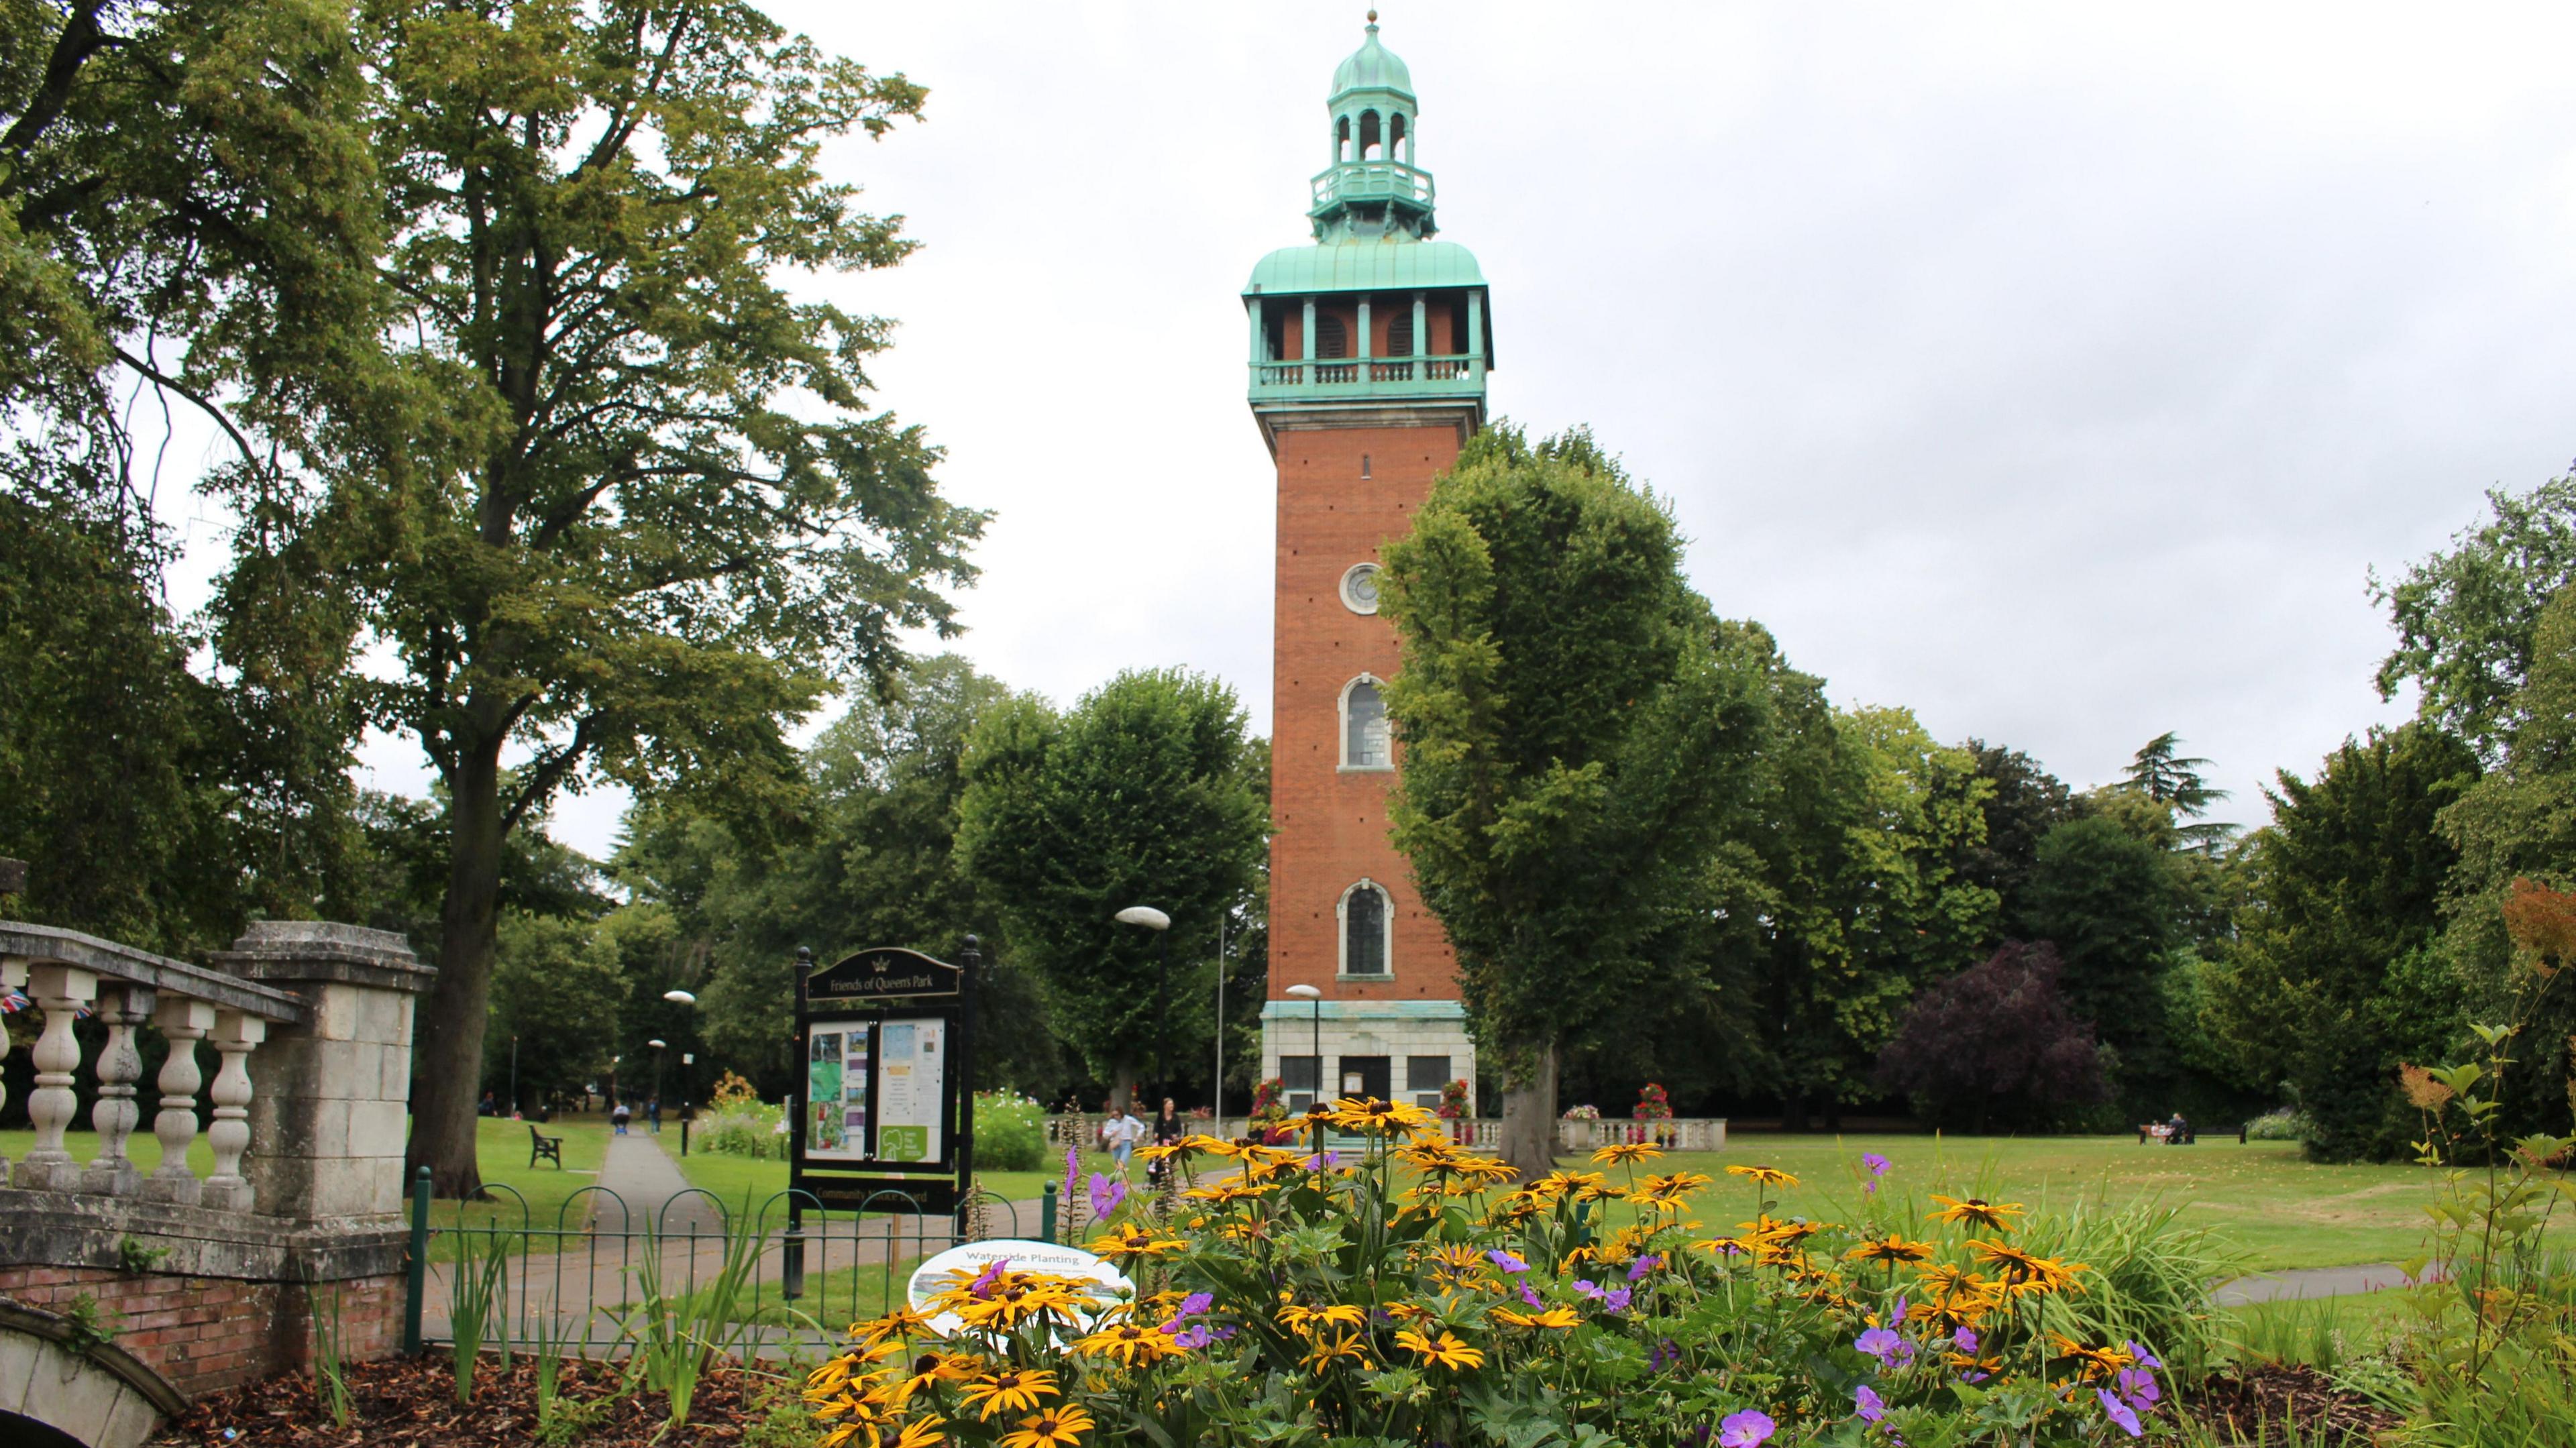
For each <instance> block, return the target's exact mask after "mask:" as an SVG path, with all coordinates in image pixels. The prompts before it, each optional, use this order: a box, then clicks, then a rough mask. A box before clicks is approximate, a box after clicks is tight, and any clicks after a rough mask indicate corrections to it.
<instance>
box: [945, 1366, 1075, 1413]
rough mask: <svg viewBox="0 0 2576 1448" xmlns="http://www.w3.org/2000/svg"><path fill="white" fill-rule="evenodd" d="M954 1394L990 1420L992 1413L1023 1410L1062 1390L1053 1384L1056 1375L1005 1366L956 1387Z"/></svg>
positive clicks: (1040, 1369) (1060, 1394) (1039, 1369)
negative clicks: (1002, 1369)
mask: <svg viewBox="0 0 2576 1448" xmlns="http://www.w3.org/2000/svg"><path fill="white" fill-rule="evenodd" d="M957 1395H958V1396H959V1397H960V1398H963V1399H965V1401H966V1406H967V1407H970V1408H973V1409H976V1410H977V1412H976V1416H977V1417H980V1418H982V1419H983V1420H984V1421H986V1422H988V1423H989V1422H991V1421H992V1420H993V1415H994V1414H995V1413H1019V1412H1026V1411H1027V1410H1029V1409H1031V1408H1034V1407H1036V1406H1037V1405H1038V1400H1039V1399H1040V1398H1060V1397H1063V1396H1064V1390H1063V1389H1061V1388H1059V1387H1057V1386H1056V1385H1055V1374H1054V1373H1051V1372H1048V1371H1046V1370H1044V1369H1042V1368H1008V1369H1005V1370H1004V1371H1001V1372H998V1373H987V1374H985V1375H984V1376H982V1377H980V1378H977V1379H975V1380H974V1381H973V1382H971V1383H968V1384H966V1386H964V1387H962V1388H960V1389H958V1390H957Z"/></svg>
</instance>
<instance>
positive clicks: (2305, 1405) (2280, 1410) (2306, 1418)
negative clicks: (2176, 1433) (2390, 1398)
mask: <svg viewBox="0 0 2576 1448" xmlns="http://www.w3.org/2000/svg"><path fill="white" fill-rule="evenodd" d="M2182 1405H2183V1411H2185V1412H2186V1413H2188V1414H2190V1415H2191V1416H2192V1417H2194V1418H2197V1419H2198V1420H2200V1421H2201V1422H2203V1423H2205V1424H2207V1425H2208V1426H2209V1427H2211V1428H2213V1429H2216V1430H2218V1432H2219V1435H2220V1436H2219V1441H2220V1442H2227V1441H2229V1439H2228V1436H2227V1435H2230V1434H2232V1435H2234V1437H2235V1439H2236V1440H2237V1441H2241V1442H2244V1443H2249V1444H2259V1443H2282V1442H2294V1443H2298V1444H2302V1445H2306V1444H2323V1445H2329V1448H2332V1445H2338V1444H2349V1445H2353V1448H2360V1445H2363V1444H2367V1443H2370V1442H2372V1441H2374V1440H2375V1438H2376V1436H2377V1435H2378V1434H2380V1433H2383V1432H2386V1431H2388V1430H2389V1429H2391V1428H2395V1427H2397V1426H2398V1425H2399V1424H2401V1423H2403V1422H2405V1421H2406V1420H2405V1418H2404V1417H2403V1416H2402V1415H2400V1414H2397V1413H2394V1412H2391V1411H2389V1410H2388V1409H2386V1408H2383V1407H2381V1406H2379V1405H2378V1404H2376V1403H2373V1402H2372V1401H2370V1400H2369V1399H2368V1398H2364V1397H2361V1396H2359V1395H2357V1394H2353V1393H2345V1392H2340V1391H2338V1390H2337V1389H2336V1388H2335V1385H2334V1384H2333V1382H2332V1381H2330V1380H2329V1379H2328V1378H2327V1377H2326V1375H2325V1374H2323V1373H2321V1372H2318V1371H2317V1370H2316V1369H2314V1368H2311V1367H2304V1366H2296V1367H2291V1366H2282V1365H2279V1364H2268V1365H2265V1366H2262V1367H2258V1368H2254V1369H2252V1370H2250V1371H2242V1372H2230V1373H2226V1374H2223V1375H2221V1376H2218V1377H2214V1378H2211V1379H2209V1380H2208V1381H2207V1382H2204V1383H2202V1384H2201V1385H2200V1386H2198V1387H2196V1388H2194V1389H2192V1390H2191V1391H2190V1392H2188V1393H2185V1394H2184V1395H2183V1397H2182ZM2291 1424H2296V1425H2297V1433H2296V1436H2295V1437H2294V1436H2292V1435H2291V1432H2290V1429H2289V1426H2288V1425H2291Z"/></svg>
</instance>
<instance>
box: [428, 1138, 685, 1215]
mask: <svg viewBox="0 0 2576 1448" xmlns="http://www.w3.org/2000/svg"><path fill="white" fill-rule="evenodd" d="M537 1130H539V1131H541V1132H544V1133H545V1134H546V1135H548V1136H559V1137H562V1138H563V1165H562V1166H561V1167H560V1168H559V1167H557V1166H556V1165H555V1164H554V1163H553V1162H551V1161H549V1162H546V1163H544V1164H543V1165H541V1166H536V1167H531V1166H529V1165H528V1123H527V1122H524V1121H511V1120H508V1119H506V1118H501V1117H488V1116H487V1117H482V1118H478V1119H477V1120H476V1121H475V1123H474V1156H475V1161H476V1163H477V1164H478V1165H480V1166H481V1167H482V1169H483V1185H484V1187H485V1188H486V1189H487V1190H490V1191H491V1200H489V1201H482V1202H464V1203H458V1202H432V1203H431V1204H430V1208H429V1220H430V1222H431V1224H432V1225H433V1226H437V1227H441V1228H444V1227H451V1226H454V1225H455V1224H456V1223H457V1221H458V1220H459V1218H460V1216H461V1218H462V1220H464V1221H465V1222H467V1223H468V1224H471V1225H475V1226H482V1225H486V1224H497V1225H500V1226H502V1227H516V1226H518V1225H520V1222H521V1202H522V1200H523V1199H524V1201H525V1203H526V1222H527V1225H529V1226H531V1227H534V1228H536V1229H538V1230H541V1231H551V1230H553V1228H554V1226H555V1224H556V1223H557V1221H558V1220H560V1221H561V1222H562V1224H563V1226H564V1228H565V1230H567V1231H570V1230H575V1229H578V1228H580V1227H581V1226H582V1225H583V1224H584V1223H585V1222H586V1221H587V1220H588V1218H589V1214H590V1212H591V1211H592V1210H593V1207H594V1204H596V1203H597V1202H599V1201H600V1197H599V1195H598V1194H597V1193H592V1194H591V1195H589V1196H585V1197H583V1198H582V1199H581V1201H580V1202H579V1203H577V1204H575V1203H573V1202H572V1199H573V1196H574V1194H576V1193H578V1192H580V1191H581V1190H582V1189H583V1188H584V1187H591V1186H597V1185H598V1184H599V1166H600V1163H601V1161H603V1160H604V1159H605V1158H606V1157H607V1155H608V1134H609V1131H608V1121H607V1118H605V1117H596V1118H593V1117H579V1116H574V1117H564V1118H559V1119H557V1120H554V1121H550V1122H546V1123H543V1124H541V1125H539V1126H538V1127H537ZM494 1189H497V1190H494ZM513 1192H516V1193H517V1194H518V1195H516V1196H513V1195H511V1194H512V1193H513ZM567 1204H571V1210H569V1211H567V1210H565V1208H566V1206H567ZM653 1205H654V1206H655V1207H657V1208H658V1207H659V1206H660V1205H661V1203H659V1202H656V1203H654V1204H653ZM606 1210H607V1212H608V1215H609V1220H610V1221H611V1222H614V1221H615V1220H616V1217H617V1209H616V1207H615V1206H614V1205H610V1206H609V1207H607V1208H606ZM403 1211H404V1214H405V1215H406V1216H408V1215H409V1214H410V1211H411V1208H410V1206H409V1204H408V1203H406V1204H405V1206H404V1208H403ZM550 1240H551V1239H550V1238H540V1239H539V1241H540V1245H541V1247H542V1244H544V1243H545V1242H547V1241H550Z"/></svg>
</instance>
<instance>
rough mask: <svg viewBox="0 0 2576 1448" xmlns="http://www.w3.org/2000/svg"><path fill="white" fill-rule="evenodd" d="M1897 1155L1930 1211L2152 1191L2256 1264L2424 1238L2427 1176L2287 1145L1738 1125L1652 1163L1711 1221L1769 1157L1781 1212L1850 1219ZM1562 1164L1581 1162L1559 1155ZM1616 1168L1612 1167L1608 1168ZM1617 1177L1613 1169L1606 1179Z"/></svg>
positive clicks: (2135, 1196)
mask: <svg viewBox="0 0 2576 1448" xmlns="http://www.w3.org/2000/svg"><path fill="white" fill-rule="evenodd" d="M1867 1152H1876V1153H1877V1154H1879V1155H1881V1156H1884V1157H1886V1158H1887V1159H1888V1161H1889V1162H1890V1163H1891V1166H1890V1168H1889V1171H1888V1175H1887V1182H1886V1185H1885V1186H1883V1187H1881V1188H1880V1191H1881V1193H1882V1194H1883V1195H1885V1196H1887V1197H1889V1198H1891V1199H1892V1200H1894V1201H1897V1202H1899V1203H1906V1202H1909V1201H1910V1202H1911V1203H1912V1204H1913V1205H1914V1206H1916V1207H1917V1208H1918V1209H1920V1210H1924V1211H1928V1210H1930V1209H1931V1203H1930V1202H1929V1200H1927V1199H1928V1198H1929V1196H1930V1195H1931V1194H1932V1193H1934V1192H1940V1193H1944V1194H1946V1195H1949V1196H1980V1197H1985V1198H1987V1199H1989V1200H1997V1201H2014V1202H2020V1203H2021V1204H2023V1205H2024V1206H2026V1207H2029V1208H2031V1209H2032V1210H2034V1211H2041V1210H2051V1209H2058V1210H2062V1209H2065V1208H2069V1207H2073V1206H2076V1205H2078V1204H2079V1203H2090V1202H2096V1201H2099V1202H2104V1203H2107V1204H2109V1205H2112V1206H2125V1205H2127V1204H2129V1203H2131V1202H2137V1201H2154V1202H2157V1203H2160V1204H2162V1205H2165V1206H2169V1207H2173V1208H2175V1209H2177V1210H2178V1212H2179V1213H2180V1217H2181V1220H2182V1221H2183V1222H2185V1223H2188V1224H2192V1225H2199V1226H2207V1227H2209V1228H2211V1229H2213V1230H2214V1231H2215V1232H2216V1233H2218V1234H2219V1235H2220V1236H2221V1237H2223V1238H2224V1239H2225V1240H2226V1241H2227V1242H2229V1243H2230V1244H2232V1245H2233V1246H2235V1247H2237V1248H2238V1249H2240V1250H2241V1251H2243V1252H2244V1253H2246V1255H2247V1257H2248V1259H2249V1262H2250V1265H2251V1267H2252V1269H2253V1270H2256V1271H2272V1270H2277V1269H2280V1268H2286V1267H2335V1266H2343V1265H2347V1264H2351V1263H2363V1262H2398V1261H2403V1260H2405V1259H2406V1258H2408V1257H2411V1256H2413V1255H2415V1254H2416V1253H2417V1252H2418V1251H2420V1250H2421V1249H2422V1247H2423V1245H2424V1229H2425V1226H2426V1223H2427V1218H2426V1217H2425V1215H2424V1205H2425V1203H2427V1202H2429V1201H2431V1200H2432V1199H2433V1195H2434V1192H2435V1189H2436V1186H2437V1181H2436V1178H2435V1177H2434V1175H2433V1174H2432V1173H2431V1172H2429V1171H2426V1170H2425V1169H2423V1168H2421V1167H2414V1166H2317V1165H2313V1164H2311V1163H2309V1162H2307V1161H2305V1160H2303V1159H2302V1158H2301V1157H2300V1155H2299V1148H2298V1145H2297V1144H2296V1143H2294V1142H2283V1141H2258V1142H2253V1143H2250V1144H2248V1145H2244V1146H2239V1145H2237V1144H2236V1143H2235V1142H2234V1141H2232V1140H2230V1141H2217V1140H2213V1141H2208V1142H2203V1143H2201V1144H2199V1145H2196V1146H2140V1145H2138V1144H2137V1138H2135V1137H2133V1136H2120V1137H2063V1136H2055V1137H1940V1136H1850V1137H1839V1138H1838V1137H1819V1136H1769V1135H1750V1134H1748V1135H1743V1136H1738V1137H1736V1138H1735V1139H1734V1140H1733V1141H1731V1142H1729V1143H1728V1146H1727V1149H1726V1150H1725V1151H1722V1152H1709V1153H1697V1152H1693V1153H1676V1154H1674V1155H1672V1156H1668V1157H1665V1158H1664V1159H1663V1160H1661V1161H1659V1162H1656V1163H1654V1164H1653V1166H1652V1167H1651V1168H1648V1169H1650V1170H1661V1171H1674V1170H1689V1171H1700V1172H1706V1173H1708V1174H1709V1175H1711V1176H1715V1177H1718V1178H1719V1184H1718V1185H1716V1186H1714V1187H1711V1188H1710V1189H1709V1190H1708V1191H1707V1192H1706V1193H1704V1194H1703V1195H1702V1196H1701V1197H1700V1198H1699V1215H1700V1216H1701V1218H1702V1219H1703V1220H1705V1221H1707V1222H1709V1223H1711V1224H1712V1225H1719V1224H1723V1225H1729V1226H1731V1225H1732V1224H1733V1223H1735V1222H1737V1221H1739V1220H1741V1219H1742V1218H1744V1217H1746V1216H1749V1215H1750V1214H1751V1211H1752V1204H1753V1190H1752V1187H1751V1186H1750V1185H1749V1184H1747V1183H1745V1182H1743V1181H1742V1180H1741V1179H1740V1178H1734V1177H1727V1176H1725V1175H1724V1172H1725V1169H1726V1167H1728V1166H1729V1165H1737V1164H1758V1165H1766V1166H1776V1167H1778V1168H1780V1169H1781V1170H1783V1171H1786V1172H1790V1173H1792V1174H1794V1175H1795V1176H1797V1177H1798V1179H1799V1183H1798V1185H1797V1186H1796V1187H1794V1188H1790V1189H1788V1190H1787V1191H1785V1192H1784V1193H1783V1194H1782V1196H1781V1210H1782V1211H1783V1212H1786V1213H1790V1214H1795V1215H1799V1216H1807V1217H1822V1218H1825V1219H1827V1220H1848V1219H1849V1217H1850V1215H1851V1214H1852V1213H1853V1212H1854V1211H1855V1209H1856V1206H1857V1204H1859V1203H1860V1202H1862V1201H1863V1200H1864V1199H1863V1197H1862V1193H1861V1183H1862V1182H1863V1181H1864V1180H1865V1179H1866V1178H1867V1175H1868V1173H1867V1172H1866V1171H1865V1170H1864V1169H1863V1168H1862V1166H1861V1157H1862V1155H1863V1154H1864V1153H1867ZM1566 1164H1567V1165H1569V1166H1573V1165H1579V1164H1582V1163H1581V1159H1580V1158H1571V1157H1570V1158H1567V1159H1566ZM1612 1170H1613V1171H1614V1173H1615V1172H1616V1170H1617V1169H1616V1168H1613V1169H1612ZM1615 1179H1616V1177H1615V1175H1614V1180H1615Z"/></svg>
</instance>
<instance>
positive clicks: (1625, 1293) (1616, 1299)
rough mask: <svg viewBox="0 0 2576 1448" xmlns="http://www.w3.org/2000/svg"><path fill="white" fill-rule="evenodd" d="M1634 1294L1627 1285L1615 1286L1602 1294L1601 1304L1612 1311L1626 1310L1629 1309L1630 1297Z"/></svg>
mask: <svg viewBox="0 0 2576 1448" xmlns="http://www.w3.org/2000/svg"><path fill="white" fill-rule="evenodd" d="M1634 1295H1635V1294H1634V1293H1631V1292H1630V1291H1629V1290H1628V1289H1627V1288H1625V1287H1613V1288H1611V1289H1610V1290H1609V1291H1607V1292H1604V1293H1602V1294H1601V1305H1602V1306H1604V1307H1606V1308H1609V1309H1610V1310H1611V1311H1612V1312H1625V1311H1627V1310H1628V1302H1629V1299H1630V1298H1631V1297H1633V1296H1634Z"/></svg>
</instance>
